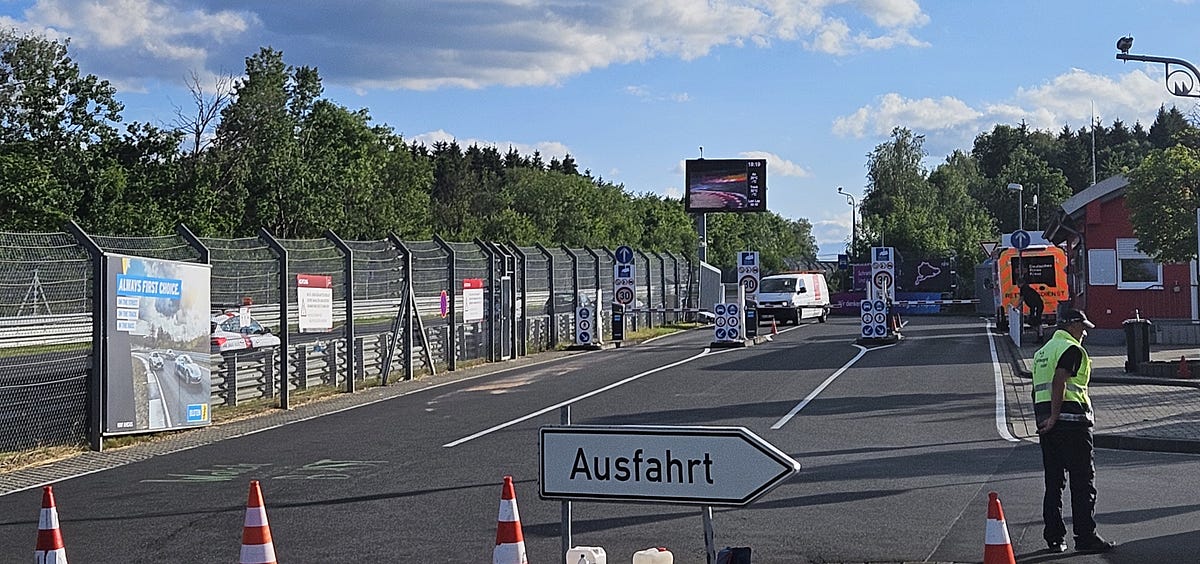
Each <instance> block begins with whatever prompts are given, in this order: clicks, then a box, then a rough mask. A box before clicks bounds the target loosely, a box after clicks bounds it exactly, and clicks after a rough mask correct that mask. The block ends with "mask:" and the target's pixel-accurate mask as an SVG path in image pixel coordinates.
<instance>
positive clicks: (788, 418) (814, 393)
mask: <svg viewBox="0 0 1200 564" xmlns="http://www.w3.org/2000/svg"><path fill="white" fill-rule="evenodd" d="M854 346H855V347H856V348H858V354H856V355H854V358H852V359H850V360H849V361H848V362H846V364H843V365H842V367H841V368H839V369H837V372H834V373H833V375H832V376H830V377H828V378H826V379H825V381H824V382H821V385H820V386H817V389H815V390H813V391H812V393H810V394H808V397H806V398H804V401H802V402H800V403H798V404H796V407H793V408H792V410H791V411H789V412H788V414H787V415H784V416H783V417H782V418H780V419H779V421H776V422H775V424H774V425H771V429H772V430H779V429H781V428H783V426H784V425H787V422H788V421H791V420H792V418H793V417H795V416H796V414H797V413H800V410H801V409H804V407H805V406H807V405H808V403H809V402H811V401H812V400H814V399H816V397H817V396H818V395H819V394H820V393H821V392H823V391H825V388H827V387H828V386H829V385H830V384H832V383H833V381H834V380H837V378H838V376H841V375H842V373H843V372H845V371H846V369H848V368H850V367H851V366H854V363H856V362H858V359H860V358H862V357H863V355H865V354H867V353H868V352H871V351H877V350H879V349H886V348H889V347H894V346H896V345H895V343H893V344H890V345H884V346H882V347H873V348H869V349H868V348H867V347H864V346H862V345H854Z"/></svg>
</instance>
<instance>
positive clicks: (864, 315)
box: [858, 300, 887, 339]
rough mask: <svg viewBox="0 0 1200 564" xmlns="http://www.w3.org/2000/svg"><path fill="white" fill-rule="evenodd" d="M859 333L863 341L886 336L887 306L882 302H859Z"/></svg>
mask: <svg viewBox="0 0 1200 564" xmlns="http://www.w3.org/2000/svg"><path fill="white" fill-rule="evenodd" d="M858 307H859V312H860V319H859V321H861V322H862V323H861V325H860V327H861V332H862V337H863V338H864V339H872V338H876V337H884V336H886V335H887V304H886V303H884V301H883V300H862V301H861V302H859V306H858Z"/></svg>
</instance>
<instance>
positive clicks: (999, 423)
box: [983, 321, 1021, 443]
mask: <svg viewBox="0 0 1200 564" xmlns="http://www.w3.org/2000/svg"><path fill="white" fill-rule="evenodd" d="M983 330H984V332H986V333H987V338H988V349H990V350H991V352H992V375H993V376H994V377H995V379H996V430H997V431H999V432H1000V438H1002V439H1004V440H1006V441H1008V442H1010V443H1019V442H1021V441H1020V440H1018V439H1017V438H1015V437H1013V436H1012V434H1011V433H1009V432H1008V415H1007V413H1008V412H1007V409H1006V408H1005V407H1004V375H1003V374H1001V373H1000V358H999V357H998V356H996V341H995V339H994V338H993V337H992V330H991V327H990V326H989V325H988V323H987V322H986V321H985V322H984V324H983Z"/></svg>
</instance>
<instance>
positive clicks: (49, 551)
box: [33, 486, 67, 564]
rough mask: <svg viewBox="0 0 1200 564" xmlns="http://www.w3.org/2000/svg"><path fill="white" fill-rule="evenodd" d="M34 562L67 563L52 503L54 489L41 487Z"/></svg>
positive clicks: (48, 563) (38, 563)
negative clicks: (40, 509) (40, 504)
mask: <svg viewBox="0 0 1200 564" xmlns="http://www.w3.org/2000/svg"><path fill="white" fill-rule="evenodd" d="M33 561H34V563H35V564H67V549H66V548H65V547H64V546H63V539H62V531H59V530H58V509H57V508H56V507H55V505H54V490H53V489H52V488H51V487H50V486H45V487H43V488H42V513H41V515H40V516H38V537H37V548H35V549H34V551H33Z"/></svg>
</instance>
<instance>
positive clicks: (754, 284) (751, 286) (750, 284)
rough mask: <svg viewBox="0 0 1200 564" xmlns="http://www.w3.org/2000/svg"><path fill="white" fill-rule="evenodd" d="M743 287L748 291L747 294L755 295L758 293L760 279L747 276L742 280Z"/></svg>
mask: <svg viewBox="0 0 1200 564" xmlns="http://www.w3.org/2000/svg"><path fill="white" fill-rule="evenodd" d="M741 284H742V287H743V288H745V289H746V293H747V294H753V293H755V292H757V291H758V277H757V276H752V275H750V274H747V275H745V276H743V277H742V279H741Z"/></svg>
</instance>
